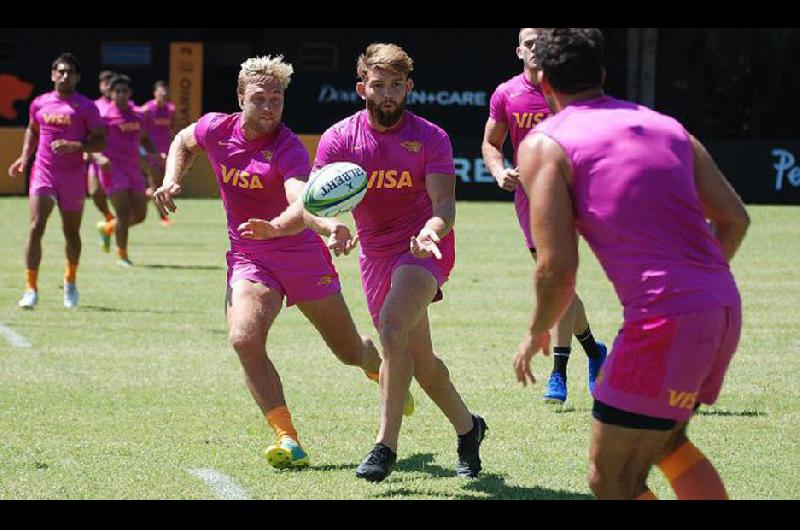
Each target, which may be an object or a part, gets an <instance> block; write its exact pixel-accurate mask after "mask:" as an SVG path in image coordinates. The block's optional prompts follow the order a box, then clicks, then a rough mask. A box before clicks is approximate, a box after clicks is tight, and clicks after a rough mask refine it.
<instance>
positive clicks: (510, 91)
mask: <svg viewBox="0 0 800 530" xmlns="http://www.w3.org/2000/svg"><path fill="white" fill-rule="evenodd" d="M551 114H552V111H551V110H550V107H549V106H548V104H547V100H546V99H545V98H544V94H542V90H541V88H539V85H536V84H533V83H531V82H530V81H528V78H527V77H525V74H524V73H523V74H520V75H518V76H516V77H512V78H511V79H509V80H508V81H506V82H505V83H502V84H501V85H500V86H498V87H497V90H495V92H494V94H493V95H492V99H491V101H490V103H489V116H490V117H491V118H492V119H493V120H494V121H496V122H498V123H504V124H506V126H507V127H508V132H509V135H510V136H511V144H512V145H513V147H514V167H516V166H517V150H518V149H519V144H521V143H522V140H524V139H525V137H526V136H527V135H528V133H530V132H531V131H532V130H533V128H534V127H536V125H538V124H539V123H541V122H542V121H544V120H545V119H547V118H548V117H549V116H550V115H551ZM514 209H515V210H516V212H517V219H518V220H519V224H520V228H521V229H522V233H523V234H524V236H525V243H526V244H527V245H528V248H533V247H534V242H533V238H532V237H531V218H530V202H529V201H528V195H527V194H526V193H525V190H524V189H523V188H522V186H517V189H516V190H515V191H514Z"/></svg>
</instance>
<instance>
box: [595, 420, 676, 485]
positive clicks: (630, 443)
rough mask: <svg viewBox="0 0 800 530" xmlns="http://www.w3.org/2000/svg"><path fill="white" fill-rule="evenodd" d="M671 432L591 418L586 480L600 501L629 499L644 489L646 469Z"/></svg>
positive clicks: (653, 461) (648, 468)
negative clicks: (609, 423) (606, 422)
mask: <svg viewBox="0 0 800 530" xmlns="http://www.w3.org/2000/svg"><path fill="white" fill-rule="evenodd" d="M671 434H672V432H671V431H656V430H649V429H629V428H626V427H619V426H617V425H607V424H604V423H601V422H599V421H597V420H592V442H591V447H590V449H589V474H588V480H589V487H590V488H591V489H592V492H593V493H594V494H595V496H596V497H597V498H598V499H601V500H606V499H609V500H610V499H616V500H631V499H635V498H637V497H639V496H640V495H642V494H644V493H645V492H647V491H648V488H647V476H648V474H649V473H650V468H651V467H652V466H653V465H654V464H655V462H656V460H657V459H658V455H659V454H660V453H661V452H662V451H663V448H664V447H665V446H666V444H667V442H668V441H669V440H670V438H671Z"/></svg>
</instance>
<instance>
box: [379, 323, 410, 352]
mask: <svg viewBox="0 0 800 530" xmlns="http://www.w3.org/2000/svg"><path fill="white" fill-rule="evenodd" d="M379 335H380V337H381V344H383V347H384V354H386V350H395V349H402V348H403V346H404V345H405V344H407V343H408V330H407V329H406V328H405V327H404V326H403V325H402V323H401V322H400V320H399V319H397V318H395V317H392V316H387V317H383V316H382V317H381V321H380V330H379Z"/></svg>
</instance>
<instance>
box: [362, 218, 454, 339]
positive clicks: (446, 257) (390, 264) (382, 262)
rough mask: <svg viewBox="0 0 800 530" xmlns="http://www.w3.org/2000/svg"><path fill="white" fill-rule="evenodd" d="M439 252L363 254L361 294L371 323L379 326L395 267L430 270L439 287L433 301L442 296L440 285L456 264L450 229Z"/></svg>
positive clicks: (442, 284)
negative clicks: (425, 254)
mask: <svg viewBox="0 0 800 530" xmlns="http://www.w3.org/2000/svg"><path fill="white" fill-rule="evenodd" d="M439 250H441V251H442V259H441V260H438V259H436V258H433V257H431V258H428V259H419V258H415V257H414V256H413V255H412V254H411V252H410V251H409V252H404V253H403V254H396V255H393V256H382V257H367V256H364V255H363V254H362V255H361V257H360V258H359V265H360V267H361V283H362V285H363V287H364V294H365V295H366V297H367V308H369V314H370V316H372V323H373V324H374V325H375V328H378V324H379V322H380V316H381V309H383V303H384V302H385V301H386V296H387V295H388V294H389V289H391V287H392V275H393V274H394V271H395V270H397V268H398V267H401V266H403V265H413V266H415V267H422V268H423V269H425V270H427V271H428V272H430V273H431V275H432V276H433V277H434V279H435V280H436V283H437V284H438V286H439V290H438V291H437V293H436V296H435V297H434V298H433V300H432V302H438V301H439V300H441V299H442V298H443V297H444V295H443V294H442V286H444V284H445V283H447V280H448V279H449V278H450V272H451V271H452V270H453V267H454V266H455V263H456V238H455V234H454V233H453V232H452V231H451V232H450V233H449V234H448V235H447V237H445V238H444V239H443V240H442V242H441V243H440V244H439Z"/></svg>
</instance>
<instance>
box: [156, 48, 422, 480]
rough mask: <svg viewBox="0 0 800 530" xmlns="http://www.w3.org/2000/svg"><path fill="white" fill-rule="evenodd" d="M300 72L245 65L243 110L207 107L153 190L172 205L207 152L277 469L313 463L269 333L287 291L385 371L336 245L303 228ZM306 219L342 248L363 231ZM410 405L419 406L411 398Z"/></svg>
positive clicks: (233, 312)
mask: <svg viewBox="0 0 800 530" xmlns="http://www.w3.org/2000/svg"><path fill="white" fill-rule="evenodd" d="M292 72H293V69H292V66H291V65H289V64H286V63H284V62H283V57H281V56H279V57H275V58H271V57H269V56H268V57H256V58H252V59H248V60H247V61H246V62H245V63H244V64H242V68H241V71H240V73H239V81H238V95H239V106H240V108H241V109H242V112H241V113H236V114H230V115H229V114H219V113H210V114H206V115H205V116H203V117H202V118H200V120H199V121H198V122H197V123H195V124H192V125H190V126H189V127H187V128H186V129H184V130H183V131H181V132H179V133H178V134H177V136H176V137H175V140H174V141H173V142H172V145H171V147H170V150H169V155H168V157H167V166H166V175H165V178H164V183H163V185H162V186H161V187H160V188H159V189H158V190H157V191H156V192H155V193H154V195H153V200H154V202H155V203H156V206H157V207H158V209H159V210H160V211H161V213H162V214H164V215H167V214H168V212H174V211H175V210H176V207H175V204H174V200H173V198H174V197H175V196H176V195H178V194H179V193H180V191H181V180H182V177H183V175H184V173H185V172H186V170H187V169H188V168H189V167H190V165H191V163H192V162H193V160H194V158H195V157H196V156H197V154H198V153H199V152H201V151H205V152H206V154H207V155H208V158H209V161H210V162H211V165H212V167H213V168H214V172H215V174H216V176H217V181H218V183H219V187H220V192H221V195H222V202H223V204H224V206H225V211H226V213H227V217H228V237H229V238H230V242H231V250H230V251H229V252H228V254H227V260H228V289H227V296H226V312H227V319H228V328H229V333H230V335H229V337H230V342H231V345H232V346H233V348H234V349H235V350H236V353H237V354H238V355H239V360H240V362H241V364H242V368H243V369H244V377H245V381H246V383H247V386H248V388H249V389H250V392H251V394H252V395H253V398H254V399H255V401H256V403H257V404H258V406H259V408H260V409H261V412H262V413H263V415H264V418H265V419H266V421H267V423H268V424H269V425H270V426H271V427H272V428H273V429H274V431H275V434H276V435H277V438H278V441H277V443H275V444H274V445H271V446H269V447H268V448H267V450H266V456H267V460H268V461H269V463H270V464H271V465H273V466H274V467H277V468H284V467H295V468H296V467H305V466H308V464H309V460H308V455H307V454H306V452H305V451H304V450H303V448H302V447H301V446H300V441H299V438H298V435H297V430H296V429H295V427H294V424H293V422H292V418H291V415H290V413H289V409H288V408H287V405H286V400H285V398H284V394H283V386H282V385H281V380H280V377H279V376H278V372H277V371H276V370H275V366H274V365H273V364H272V362H271V361H270V359H269V357H268V356H267V350H266V340H267V335H268V334H269V331H270V329H271V327H272V324H273V323H274V321H275V318H276V317H277V316H278V313H279V312H280V310H281V306H282V304H283V300H284V298H285V299H286V305H287V307H290V306H293V305H297V307H298V308H299V309H300V311H301V312H302V313H303V314H304V315H305V316H306V318H308V320H309V321H310V322H311V323H312V324H313V325H314V327H315V328H316V329H317V331H318V332H319V333H320V335H321V336H322V338H323V339H324V340H325V343H326V344H327V345H328V347H330V348H331V350H332V351H333V353H334V354H335V355H336V357H338V358H339V360H340V361H341V362H342V363H344V364H346V365H350V366H358V367H360V368H361V369H362V370H364V372H365V373H366V374H367V375H368V376H371V377H372V378H377V373H378V370H379V366H380V363H381V360H380V357H379V356H378V352H377V350H376V348H375V346H374V345H373V344H372V341H370V340H369V339H368V338H366V337H364V338H362V337H361V336H360V335H359V334H358V331H357V330H356V327H355V324H354V323H353V320H352V318H351V316H350V311H349V309H348V308H347V305H346V304H345V301H344V298H343V296H342V294H341V287H340V284H339V276H338V274H337V273H336V269H335V268H334V266H333V263H332V261H331V257H330V252H329V251H328V249H327V248H326V245H325V243H324V242H323V241H322V240H321V239H320V237H319V236H318V235H317V234H315V233H314V231H312V230H309V229H307V228H306V227H305V224H304V219H303V208H302V203H301V202H299V201H298V202H295V200H296V199H297V198H298V197H300V196H301V195H302V192H303V188H304V186H305V181H307V180H308V175H309V173H310V172H311V167H310V165H309V159H308V152H307V151H306V149H305V147H304V146H303V144H302V143H301V142H300V140H299V139H298V138H297V136H295V134H294V133H293V132H292V131H291V130H290V129H289V128H288V127H287V126H286V125H284V124H283V123H282V122H281V118H282V115H283V108H284V92H285V90H286V88H287V87H288V86H289V82H290V81H291V75H292ZM290 205H291V206H290ZM258 218H263V219H268V220H269V221H259V220H258ZM308 218H309V220H310V221H311V222H312V224H313V225H314V230H315V231H316V232H317V233H318V234H320V235H324V236H326V237H328V247H329V248H331V249H332V250H333V251H334V253H336V254H337V255H338V254H340V253H344V254H348V253H349V252H350V251H351V250H352V249H353V248H354V247H355V244H356V241H355V239H354V238H353V237H352V236H351V234H350V231H349V229H348V228H347V227H346V226H345V225H344V224H342V223H341V222H337V221H336V220H333V219H320V218H316V217H311V216H309V217H308ZM288 234H293V235H288ZM255 238H259V239H266V240H265V241H260V240H255ZM401 406H402V405H401ZM406 412H407V414H411V413H412V412H413V402H409V403H408V408H407V410H406Z"/></svg>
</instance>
